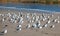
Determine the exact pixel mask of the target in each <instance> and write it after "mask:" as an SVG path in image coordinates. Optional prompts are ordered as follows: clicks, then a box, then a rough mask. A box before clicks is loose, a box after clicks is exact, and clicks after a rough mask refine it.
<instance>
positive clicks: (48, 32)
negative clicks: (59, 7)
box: [0, 10, 60, 36]
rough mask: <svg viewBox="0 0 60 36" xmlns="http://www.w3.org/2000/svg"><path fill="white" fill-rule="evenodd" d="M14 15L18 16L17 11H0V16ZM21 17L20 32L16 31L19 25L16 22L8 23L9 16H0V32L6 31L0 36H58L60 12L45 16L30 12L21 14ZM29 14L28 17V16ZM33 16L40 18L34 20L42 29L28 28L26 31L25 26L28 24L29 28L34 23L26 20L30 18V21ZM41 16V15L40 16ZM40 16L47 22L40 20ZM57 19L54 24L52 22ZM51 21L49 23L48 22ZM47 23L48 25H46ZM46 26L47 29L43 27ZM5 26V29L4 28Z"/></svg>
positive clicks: (44, 14)
mask: <svg viewBox="0 0 60 36" xmlns="http://www.w3.org/2000/svg"><path fill="white" fill-rule="evenodd" d="M8 13H10V14H16V15H17V16H19V13H20V12H19V11H14V10H8V11H7V10H0V14H8ZM21 14H22V15H21V16H20V17H22V18H23V23H22V24H21V26H22V28H21V30H20V31H17V30H16V27H17V25H19V23H18V22H16V23H11V22H10V21H9V19H10V17H9V16H6V15H5V16H4V15H3V16H2V15H1V16H0V32H1V31H2V30H4V29H7V33H6V34H3V35H1V33H0V36H60V12H59V13H57V12H56V13H52V14H47V13H38V12H35V13H32V12H31V13H30V12H21ZM29 14H30V15H29ZM31 14H34V15H35V16H36V17H37V16H40V18H39V20H36V21H35V22H38V21H39V22H40V24H41V26H42V28H41V29H40V28H32V27H30V28H28V29H26V25H27V24H30V25H31V26H32V25H33V24H34V23H35V22H29V21H28V20H27V19H29V18H30V20H32V18H33V17H32V15H31ZM42 14H43V15H42ZM26 15H29V16H30V17H29V16H28V17H29V18H26ZM41 16H43V18H44V17H46V18H47V19H48V18H49V19H48V20H42V19H43V18H41ZM3 18H5V21H2V19H3ZM55 19H57V20H56V21H55V22H54V20H55ZM49 20H50V21H51V22H50V23H49V22H48V21H49ZM47 22H48V23H47ZM45 24H48V26H47V27H43V25H45ZM5 25H7V27H4V26H5ZM51 25H54V26H55V27H54V28H53V27H51Z"/></svg>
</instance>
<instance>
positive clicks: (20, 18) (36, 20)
mask: <svg viewBox="0 0 60 36" xmlns="http://www.w3.org/2000/svg"><path fill="white" fill-rule="evenodd" d="M53 16H54V15H53V14H52V15H51V16H48V17H46V16H45V15H44V13H43V14H42V15H41V16H37V14H36V13H27V14H26V15H23V14H22V12H19V14H18V15H17V14H15V13H9V12H8V13H7V14H0V17H2V19H1V21H2V23H3V22H5V21H6V20H7V21H9V22H10V23H18V25H17V26H16V31H21V30H22V29H21V28H22V24H23V23H24V22H25V21H26V20H27V22H28V24H26V29H30V28H34V29H36V28H38V29H43V28H44V27H45V28H47V27H48V25H49V24H50V23H51V22H55V23H60V21H59V20H58V18H59V17H58V18H57V19H54V20H52V21H50V19H49V18H51V17H53ZM24 19H26V20H25V21H24ZM46 20H47V22H46V23H45V24H44V25H42V24H41V21H46ZM31 23H32V24H31ZM43 23H44V22H43ZM41 25H42V26H41ZM7 26H8V25H5V28H6V27H7ZM54 27H55V25H54V24H53V25H51V26H50V28H54ZM7 32H8V30H7V29H4V30H3V31H2V32H1V33H5V34H6V33H7Z"/></svg>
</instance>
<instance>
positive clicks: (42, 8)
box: [0, 3, 60, 12]
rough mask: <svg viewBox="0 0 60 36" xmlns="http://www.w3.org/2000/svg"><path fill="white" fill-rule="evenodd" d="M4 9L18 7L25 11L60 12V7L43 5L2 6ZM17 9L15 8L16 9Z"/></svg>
mask: <svg viewBox="0 0 60 36" xmlns="http://www.w3.org/2000/svg"><path fill="white" fill-rule="evenodd" d="M0 6H4V7H16V8H19V9H21V8H24V9H25V10H27V9H29V10H38V11H48V12H60V6H58V5H41V4H9V3H8V4H4V5H3V4H0ZM14 9H15V8H14Z"/></svg>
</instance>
